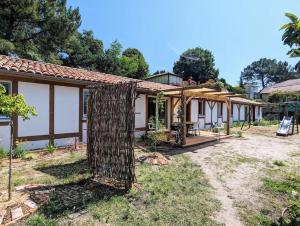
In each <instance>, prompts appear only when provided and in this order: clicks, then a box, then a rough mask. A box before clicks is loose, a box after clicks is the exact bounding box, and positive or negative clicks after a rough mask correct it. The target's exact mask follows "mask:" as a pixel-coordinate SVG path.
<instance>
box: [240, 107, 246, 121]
mask: <svg viewBox="0 0 300 226" xmlns="http://www.w3.org/2000/svg"><path fill="white" fill-rule="evenodd" d="M245 107H246V106H245V105H241V109H240V115H241V116H240V120H241V121H244V120H245Z"/></svg>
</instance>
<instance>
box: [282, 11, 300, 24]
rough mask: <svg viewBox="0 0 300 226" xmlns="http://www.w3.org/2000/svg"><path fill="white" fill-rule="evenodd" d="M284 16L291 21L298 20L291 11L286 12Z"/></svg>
mask: <svg viewBox="0 0 300 226" xmlns="http://www.w3.org/2000/svg"><path fill="white" fill-rule="evenodd" d="M285 16H286V17H288V18H289V19H290V20H291V21H293V22H296V21H297V20H298V17H297V16H296V15H295V14H293V13H286V14H285Z"/></svg>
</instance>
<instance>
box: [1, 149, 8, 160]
mask: <svg viewBox="0 0 300 226" xmlns="http://www.w3.org/2000/svg"><path fill="white" fill-rule="evenodd" d="M6 156H7V150H6V149H5V148H4V147H2V146H0V159H3V158H5V157H6Z"/></svg>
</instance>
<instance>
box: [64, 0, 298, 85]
mask: <svg viewBox="0 0 300 226" xmlns="http://www.w3.org/2000/svg"><path fill="white" fill-rule="evenodd" d="M68 4H69V5H70V6H73V7H77V6H79V8H80V13H81V16H82V25H81V28H80V29H81V30H83V29H86V30H89V29H90V30H93V31H94V34H95V36H96V37H97V38H98V39H101V40H102V41H103V42H104V44H105V47H108V46H109V44H110V43H111V42H112V41H114V40H116V39H117V40H118V41H119V42H121V44H122V45H123V48H128V47H134V48H138V49H139V50H140V51H141V52H142V53H143V54H144V56H145V58H146V60H147V62H148V63H149V65H150V70H151V72H154V71H156V70H158V69H159V70H163V69H164V70H168V71H172V68H173V64H174V62H175V61H176V60H177V59H178V58H179V55H180V54H181V53H182V52H183V51H185V50H186V49H188V48H193V47H197V46H199V47H202V48H206V49H209V50H211V51H212V52H213V54H214V56H215V61H216V67H217V68H219V70H220V77H223V78H225V79H226V80H227V81H229V82H230V83H232V84H237V81H238V80H239V76H240V73H241V71H242V69H243V68H244V67H246V66H247V65H248V64H250V63H251V62H253V61H255V60H258V59H260V58H262V57H267V58H276V59H278V60H287V61H288V62H289V63H290V64H292V65H294V64H295V62H296V59H290V58H288V56H287V55H286V52H287V51H288V47H287V46H283V44H282V41H281V35H282V31H279V28H280V27H281V26H282V25H283V24H284V23H286V22H287V21H288V20H287V19H286V18H285V17H284V13H285V12H293V13H295V14H297V15H298V16H300V2H299V0H105V1H104V0H68Z"/></svg>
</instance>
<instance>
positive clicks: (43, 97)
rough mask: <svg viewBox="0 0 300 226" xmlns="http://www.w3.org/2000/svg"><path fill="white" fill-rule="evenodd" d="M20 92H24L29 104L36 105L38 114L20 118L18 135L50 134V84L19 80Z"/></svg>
mask: <svg viewBox="0 0 300 226" xmlns="http://www.w3.org/2000/svg"><path fill="white" fill-rule="evenodd" d="M18 87H19V90H18V92H19V94H23V95H24V96H25V99H26V103H27V104H28V105H32V106H34V107H35V109H36V111H37V113H38V115H37V116H34V117H31V118H30V120H26V121H23V120H22V119H21V118H19V119H18V128H19V131H18V135H19V136H20V137H23V136H35V135H47V134H49V85H47V84H37V83H28V82H19V86H18Z"/></svg>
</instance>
